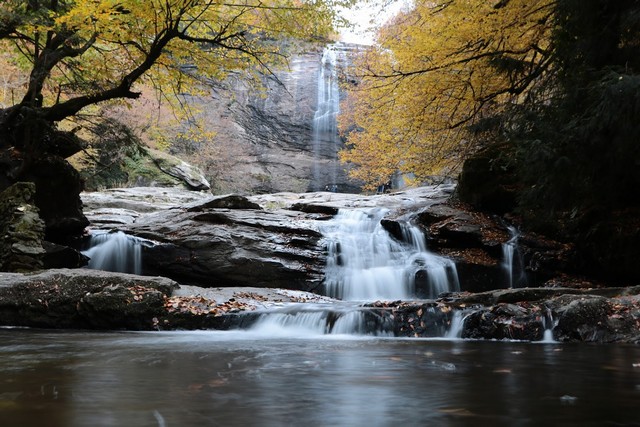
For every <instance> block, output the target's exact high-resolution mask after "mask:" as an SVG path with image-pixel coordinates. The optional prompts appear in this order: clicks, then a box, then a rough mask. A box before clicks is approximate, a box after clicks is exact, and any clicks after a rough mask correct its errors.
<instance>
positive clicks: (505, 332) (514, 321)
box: [462, 303, 544, 341]
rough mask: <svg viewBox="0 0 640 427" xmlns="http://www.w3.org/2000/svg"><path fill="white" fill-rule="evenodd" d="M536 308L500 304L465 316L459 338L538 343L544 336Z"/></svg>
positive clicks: (539, 314) (538, 311) (541, 316)
mask: <svg viewBox="0 0 640 427" xmlns="http://www.w3.org/2000/svg"><path fill="white" fill-rule="evenodd" d="M542 319H543V315H541V311H540V308H539V307H536V308H535V309H533V310H532V309H526V308H523V307H521V306H519V305H515V304H506V303H501V304H497V305H495V306H492V307H488V308H483V309H481V310H478V311H475V312H473V313H472V314H470V315H469V316H467V317H466V319H465V321H464V327H463V331H462V338H474V339H495V340H504V339H509V340H524V341H540V340H541V339H542V337H543V335H544V325H543V323H542Z"/></svg>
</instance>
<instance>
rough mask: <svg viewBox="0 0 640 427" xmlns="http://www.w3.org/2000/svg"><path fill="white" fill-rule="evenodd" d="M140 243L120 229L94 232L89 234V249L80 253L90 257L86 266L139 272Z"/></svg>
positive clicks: (96, 268)
mask: <svg viewBox="0 0 640 427" xmlns="http://www.w3.org/2000/svg"><path fill="white" fill-rule="evenodd" d="M142 243H143V241H142V240H141V239H138V238H136V237H132V236H128V235H126V234H124V233H123V232H121V231H116V232H114V233H109V232H96V233H94V234H92V235H91V240H90V241H89V249H87V250H85V251H82V253H83V254H84V255H86V256H88V257H89V258H90V260H89V265H88V267H89V268H91V269H93V270H105V271H115V272H119V273H132V274H141V273H142Z"/></svg>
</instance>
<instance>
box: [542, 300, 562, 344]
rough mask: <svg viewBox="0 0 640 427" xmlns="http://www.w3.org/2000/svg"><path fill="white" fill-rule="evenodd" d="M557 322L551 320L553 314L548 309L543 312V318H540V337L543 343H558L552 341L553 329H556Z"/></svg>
mask: <svg viewBox="0 0 640 427" xmlns="http://www.w3.org/2000/svg"><path fill="white" fill-rule="evenodd" d="M556 324H557V321H556V320H555V319H554V318H553V312H552V311H551V309H550V308H549V307H547V311H546V312H545V316H544V317H543V318H542V327H543V328H544V334H543V336H542V341H541V342H543V343H557V342H558V341H556V340H554V339H553V328H555V327H556Z"/></svg>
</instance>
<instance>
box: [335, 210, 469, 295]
mask: <svg viewBox="0 0 640 427" xmlns="http://www.w3.org/2000/svg"><path fill="white" fill-rule="evenodd" d="M386 213H387V211H386V210H384V209H369V210H340V211H339V212H338V214H337V215H336V217H335V218H334V219H333V220H331V221H328V223H327V224H326V226H325V230H324V231H323V232H324V234H325V236H326V237H327V246H328V257H327V268H326V278H325V289H326V294H327V295H328V296H331V297H334V298H340V299H343V300H350V301H372V300H378V299H386V300H394V299H410V298H415V290H416V289H415V285H416V283H415V277H416V273H417V272H418V271H425V272H426V275H427V282H428V287H429V295H428V296H429V297H435V296H437V295H438V294H439V293H441V292H446V291H455V290H458V289H459V285H458V277H457V272H456V268H455V263H453V261H451V260H448V259H446V258H444V257H440V256H437V255H434V254H432V253H430V252H429V251H427V249H426V243H425V239H424V236H423V235H422V232H421V231H420V230H419V229H417V228H416V227H413V226H411V225H409V224H405V225H404V226H403V235H404V236H403V237H404V239H405V240H406V242H399V241H397V240H396V239H394V238H392V237H391V236H390V235H389V233H388V232H387V231H386V230H385V229H384V228H383V227H382V225H381V223H380V220H381V219H382V217H383V216H384V215H385V214H386Z"/></svg>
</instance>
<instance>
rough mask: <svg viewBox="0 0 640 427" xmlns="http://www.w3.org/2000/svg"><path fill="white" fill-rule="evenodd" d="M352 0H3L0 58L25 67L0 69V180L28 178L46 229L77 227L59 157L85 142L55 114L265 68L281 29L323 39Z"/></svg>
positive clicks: (282, 49)
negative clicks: (16, 75)
mask: <svg viewBox="0 0 640 427" xmlns="http://www.w3.org/2000/svg"><path fill="white" fill-rule="evenodd" d="M354 1H355V0H238V1H227V0H144V1H141V0H3V1H2V2H0V52H2V57H1V58H0V60H2V61H5V62H7V63H8V64H9V65H10V66H11V67H15V70H20V71H21V72H23V73H24V74H25V75H26V76H28V77H26V78H25V79H23V80H14V79H8V78H5V77H7V76H6V73H4V74H3V75H2V76H0V77H2V78H3V82H2V83H3V88H2V89H3V92H2V95H3V105H2V106H1V107H0V190H2V189H4V188H6V187H7V186H9V185H11V184H12V183H15V182H18V181H30V182H34V183H35V184H36V196H35V199H36V205H37V206H38V208H39V209H40V215H41V217H42V218H43V219H44V220H45V223H46V227H47V236H48V238H52V239H64V238H66V237H68V236H72V235H77V234H80V233H81V232H82V230H83V229H84V227H85V226H86V225H87V223H88V222H87V220H86V218H85V217H84V215H83V214H82V203H81V201H80V197H79V193H80V191H81V190H82V181H81V178H80V176H79V175H78V172H77V171H76V170H74V169H73V168H72V167H71V166H70V165H69V163H68V162H67V161H66V160H65V159H66V158H68V157H69V156H71V155H72V154H74V153H77V152H78V151H80V150H81V149H82V148H83V142H82V141H81V140H80V139H79V137H78V132H77V130H78V129H77V126H76V127H74V128H73V129H71V130H66V131H65V130H63V129H64V128H63V127H59V126H58V122H60V121H63V120H65V119H68V118H70V117H76V116H77V115H78V113H80V112H81V111H83V110H85V111H86V109H87V107H90V106H93V105H98V104H104V103H105V102H123V101H127V100H132V99H136V98H139V97H140V95H141V92H142V89H143V88H144V87H145V86H146V87H147V88H148V87H150V86H151V87H155V88H157V89H158V93H160V94H161V96H162V97H164V98H167V99H168V100H176V99H178V100H179V99H180V97H181V95H184V94H194V93H198V89H199V88H202V85H201V84H202V83H205V82H211V81H214V80H219V79H223V78H225V77H226V76H228V75H229V74H230V73H238V72H240V73H242V74H243V75H244V76H248V77H249V78H250V77H251V76H256V77H257V76H258V75H261V76H264V74H273V73H272V67H275V66H277V65H278V64H284V63H285V62H286V57H287V54H288V52H287V47H289V46H292V45H294V44H293V43H287V42H288V41H293V40H305V41H321V40H326V38H327V37H330V36H332V35H333V34H334V31H335V29H334V28H335V26H336V23H338V22H339V20H340V18H339V16H338V9H337V7H338V6H348V5H350V4H352V3H353V2H354ZM255 80H256V81H259V80H258V79H257V78H256V79H255ZM8 92H10V96H7V95H8ZM66 129H70V127H69V126H67V128H66Z"/></svg>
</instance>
